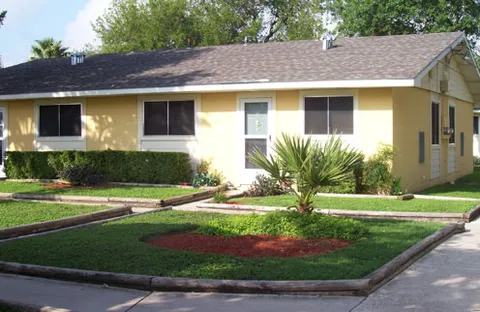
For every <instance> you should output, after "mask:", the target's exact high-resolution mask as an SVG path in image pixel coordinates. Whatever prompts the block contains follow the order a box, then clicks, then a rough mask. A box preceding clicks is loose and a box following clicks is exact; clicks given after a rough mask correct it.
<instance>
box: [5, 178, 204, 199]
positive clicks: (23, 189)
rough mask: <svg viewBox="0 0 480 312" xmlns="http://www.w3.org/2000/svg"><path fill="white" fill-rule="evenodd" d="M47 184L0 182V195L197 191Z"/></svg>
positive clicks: (150, 194) (134, 194)
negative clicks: (60, 186)
mask: <svg viewBox="0 0 480 312" xmlns="http://www.w3.org/2000/svg"><path fill="white" fill-rule="evenodd" d="M46 185H48V184H47V183H37V182H32V183H30V182H6V181H3V182H0V193H22V194H48V195H78V196H99V197H129V198H153V199H166V198H170V197H175V196H181V195H187V194H192V193H196V192H198V191H199V189H194V188H176V187H147V186H116V187H104V188H102V187H101V188H64V189H51V188H47V187H45V186H46Z"/></svg>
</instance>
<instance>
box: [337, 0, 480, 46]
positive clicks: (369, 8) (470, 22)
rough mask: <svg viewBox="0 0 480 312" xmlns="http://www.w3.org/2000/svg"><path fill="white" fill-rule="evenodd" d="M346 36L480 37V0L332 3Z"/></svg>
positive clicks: (344, 0) (473, 40) (339, 0)
mask: <svg viewBox="0 0 480 312" xmlns="http://www.w3.org/2000/svg"><path fill="white" fill-rule="evenodd" d="M327 7H328V9H329V10H330V11H331V13H332V15H333V17H334V18H335V19H336V20H337V21H338V26H337V31H338V32H339V33H340V34H342V35H345V36H355V35H360V36H384V35H401V34H414V33H435V32H447V31H464V32H465V33H466V34H467V36H468V38H469V40H470V43H471V44H475V43H476V42H477V40H478V39H479V38H480V18H479V17H480V0H389V1H383V0H328V2H327Z"/></svg>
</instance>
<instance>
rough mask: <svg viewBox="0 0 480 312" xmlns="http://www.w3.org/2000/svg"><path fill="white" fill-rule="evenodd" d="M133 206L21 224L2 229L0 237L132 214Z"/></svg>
mask: <svg viewBox="0 0 480 312" xmlns="http://www.w3.org/2000/svg"><path fill="white" fill-rule="evenodd" d="M132 213H133V212H132V207H131V206H122V207H117V208H112V209H106V210H101V211H94V212H91V213H86V214H83V215H78V216H73V217H66V218H61V219H56V220H50V221H44V222H37V223H32V224H26V225H19V226H14V227H9V228H5V229H0V239H7V238H12V237H17V236H23V235H29V234H35V233H41V232H46V231H52V230H57V229H61V228H66V227H71V226H75V225H79V224H84V223H90V222H93V221H98V220H105V219H110V218H115V217H119V216H123V215H128V214H132Z"/></svg>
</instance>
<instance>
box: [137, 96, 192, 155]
mask: <svg viewBox="0 0 480 312" xmlns="http://www.w3.org/2000/svg"><path fill="white" fill-rule="evenodd" d="M162 101H193V103H194V105H193V107H194V110H195V111H194V114H195V119H194V120H195V135H144V129H145V109H144V107H145V106H144V105H145V102H162ZM137 106H138V117H137V120H138V128H137V129H138V130H137V132H138V136H137V138H138V150H139V151H141V150H143V149H142V142H147V141H152V142H155V141H158V142H161V141H197V139H198V136H199V134H200V117H199V115H200V111H201V96H200V95H199V94H185V95H182V94H170V95H149V96H138V97H137Z"/></svg>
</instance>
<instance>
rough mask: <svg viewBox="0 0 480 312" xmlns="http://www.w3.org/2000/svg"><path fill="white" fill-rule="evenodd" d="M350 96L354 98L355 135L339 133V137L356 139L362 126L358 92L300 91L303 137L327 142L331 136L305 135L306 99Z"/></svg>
mask: <svg viewBox="0 0 480 312" xmlns="http://www.w3.org/2000/svg"><path fill="white" fill-rule="evenodd" d="M346 96H350V97H353V134H343V133H337V135H341V136H342V138H345V139H355V138H356V137H357V136H358V134H359V130H360V128H359V126H360V124H359V123H360V115H359V113H360V112H359V110H358V90H349V89H346V90H336V91H334V92H330V91H326V90H312V91H300V95H299V112H300V116H299V117H300V122H299V124H300V129H299V133H300V134H301V135H302V136H308V137H311V138H312V139H314V140H327V139H328V137H330V136H331V134H307V133H305V98H307V97H346Z"/></svg>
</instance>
